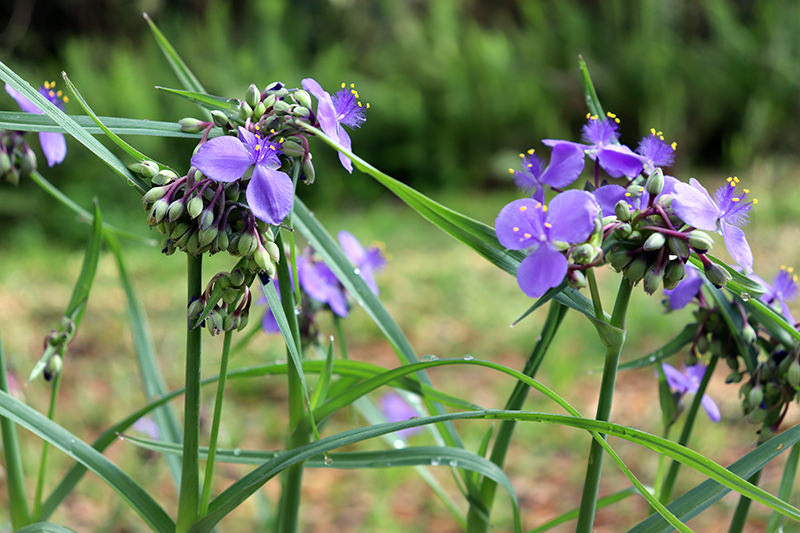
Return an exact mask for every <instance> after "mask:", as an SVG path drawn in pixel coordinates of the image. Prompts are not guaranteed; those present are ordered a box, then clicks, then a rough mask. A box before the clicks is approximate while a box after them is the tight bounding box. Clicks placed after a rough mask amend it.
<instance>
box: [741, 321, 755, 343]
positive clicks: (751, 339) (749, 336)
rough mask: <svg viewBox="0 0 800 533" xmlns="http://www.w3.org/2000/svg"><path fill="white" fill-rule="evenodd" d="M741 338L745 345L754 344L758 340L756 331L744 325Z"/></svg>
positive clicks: (748, 325)
mask: <svg viewBox="0 0 800 533" xmlns="http://www.w3.org/2000/svg"><path fill="white" fill-rule="evenodd" d="M742 338H743V339H744V342H746V343H747V344H755V343H756V341H757V340H758V335H756V330H754V329H753V326H751V325H750V324H745V325H744V326H743V327H742Z"/></svg>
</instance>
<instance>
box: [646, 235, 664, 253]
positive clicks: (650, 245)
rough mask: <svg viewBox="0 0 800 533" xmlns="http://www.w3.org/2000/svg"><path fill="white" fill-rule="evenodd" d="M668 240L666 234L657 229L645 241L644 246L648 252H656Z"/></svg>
mask: <svg viewBox="0 0 800 533" xmlns="http://www.w3.org/2000/svg"><path fill="white" fill-rule="evenodd" d="M666 242H667V239H666V238H665V237H664V234H663V233H659V232H657V231H656V232H653V233H652V234H650V236H649V237H648V238H647V240H646V241H644V244H643V245H642V248H644V249H645V251H647V252H654V251H656V250H660V249H661V248H663V247H664V245H665V244H666Z"/></svg>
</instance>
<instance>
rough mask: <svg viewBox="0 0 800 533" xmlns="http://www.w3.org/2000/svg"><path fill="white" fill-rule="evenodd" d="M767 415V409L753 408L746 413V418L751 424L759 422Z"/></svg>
mask: <svg viewBox="0 0 800 533" xmlns="http://www.w3.org/2000/svg"><path fill="white" fill-rule="evenodd" d="M766 417H767V411H766V410H764V409H761V408H757V409H753V410H752V411H750V414H749V415H747V420H748V421H749V422H750V423H752V424H760V423H761V422H763V421H764V419H765V418H766Z"/></svg>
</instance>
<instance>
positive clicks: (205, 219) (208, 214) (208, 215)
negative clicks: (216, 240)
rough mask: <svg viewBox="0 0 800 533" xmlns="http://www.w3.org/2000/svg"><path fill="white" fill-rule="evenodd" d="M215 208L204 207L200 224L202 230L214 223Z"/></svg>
mask: <svg viewBox="0 0 800 533" xmlns="http://www.w3.org/2000/svg"><path fill="white" fill-rule="evenodd" d="M214 218H215V217H214V210H213V209H211V208H210V207H209V208H208V209H204V210H203V212H202V213H201V214H200V224H199V227H200V229H201V230H206V229H208V228H210V227H211V225H212V224H214Z"/></svg>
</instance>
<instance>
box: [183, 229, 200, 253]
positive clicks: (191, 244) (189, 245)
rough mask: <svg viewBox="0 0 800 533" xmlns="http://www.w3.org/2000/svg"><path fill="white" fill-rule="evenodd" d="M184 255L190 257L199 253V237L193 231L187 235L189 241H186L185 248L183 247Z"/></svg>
mask: <svg viewBox="0 0 800 533" xmlns="http://www.w3.org/2000/svg"><path fill="white" fill-rule="evenodd" d="M184 249H185V250H186V253H188V254H191V255H197V254H198V253H199V252H200V236H199V235H198V233H197V232H196V231H193V232H192V233H191V234H190V235H189V240H187V241H186V246H184Z"/></svg>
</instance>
